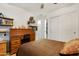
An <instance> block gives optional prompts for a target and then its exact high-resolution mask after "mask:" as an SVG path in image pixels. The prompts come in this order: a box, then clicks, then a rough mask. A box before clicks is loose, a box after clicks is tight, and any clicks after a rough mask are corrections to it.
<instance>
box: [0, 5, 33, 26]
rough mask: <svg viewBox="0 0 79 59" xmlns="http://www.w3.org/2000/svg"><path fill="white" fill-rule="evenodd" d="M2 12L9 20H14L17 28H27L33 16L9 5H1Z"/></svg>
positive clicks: (0, 10)
mask: <svg viewBox="0 0 79 59" xmlns="http://www.w3.org/2000/svg"><path fill="white" fill-rule="evenodd" d="M0 12H2V13H3V14H4V15H5V16H7V17H9V18H13V19H14V26H16V27H21V26H26V27H27V20H28V19H29V17H30V16H32V15H33V14H31V13H30V12H28V11H26V10H24V9H21V8H18V7H15V6H12V5H8V4H0Z"/></svg>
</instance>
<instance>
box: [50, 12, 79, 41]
mask: <svg viewBox="0 0 79 59" xmlns="http://www.w3.org/2000/svg"><path fill="white" fill-rule="evenodd" d="M77 37H79V12H76V11H75V12H72V13H67V14H64V15H60V16H57V17H54V18H52V19H50V20H49V22H48V38H49V39H55V40H59V41H68V40H70V39H73V38H77Z"/></svg>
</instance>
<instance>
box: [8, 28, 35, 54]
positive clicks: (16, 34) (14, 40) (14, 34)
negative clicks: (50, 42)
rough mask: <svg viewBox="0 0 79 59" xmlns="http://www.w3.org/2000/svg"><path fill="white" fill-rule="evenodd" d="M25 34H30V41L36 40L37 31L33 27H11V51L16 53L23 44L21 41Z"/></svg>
mask: <svg viewBox="0 0 79 59" xmlns="http://www.w3.org/2000/svg"><path fill="white" fill-rule="evenodd" d="M25 34H29V35H30V40H29V41H34V40H35V32H34V31H33V30H31V29H10V44H9V45H10V46H9V48H10V49H9V50H10V53H11V54H13V53H16V52H17V50H18V48H19V47H20V46H21V41H22V39H23V36H24V35H25Z"/></svg>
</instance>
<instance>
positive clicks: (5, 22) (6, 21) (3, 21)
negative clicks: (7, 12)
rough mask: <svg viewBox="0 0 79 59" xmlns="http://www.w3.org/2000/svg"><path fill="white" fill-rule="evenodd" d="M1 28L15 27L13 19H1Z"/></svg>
mask: <svg viewBox="0 0 79 59" xmlns="http://www.w3.org/2000/svg"><path fill="white" fill-rule="evenodd" d="M0 26H13V19H11V18H6V17H0Z"/></svg>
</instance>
